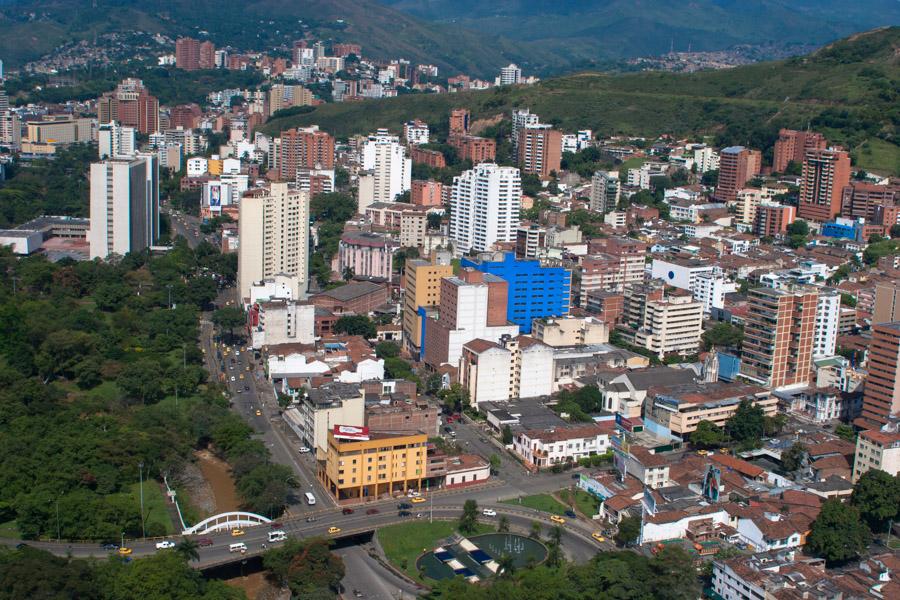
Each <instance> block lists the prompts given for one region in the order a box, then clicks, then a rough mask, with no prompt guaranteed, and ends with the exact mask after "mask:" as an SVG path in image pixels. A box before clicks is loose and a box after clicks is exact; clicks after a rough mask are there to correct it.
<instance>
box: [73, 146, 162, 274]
mask: <svg viewBox="0 0 900 600" xmlns="http://www.w3.org/2000/svg"><path fill="white" fill-rule="evenodd" d="M90 183H91V191H90V208H91V228H90V230H89V231H88V236H87V237H88V242H89V244H90V257H91V258H92V259H93V258H101V259H106V258H107V257H109V256H110V255H112V254H117V255H119V256H124V255H125V254H128V253H129V252H138V251H141V250H146V249H147V248H149V247H150V246H152V245H153V244H155V243H156V240H157V238H158V237H159V162H158V160H157V157H156V155H155V154H138V155H136V156H134V157H131V158H127V159H121V160H119V159H109V160H104V161H102V162H96V163H93V164H91V172H90Z"/></svg>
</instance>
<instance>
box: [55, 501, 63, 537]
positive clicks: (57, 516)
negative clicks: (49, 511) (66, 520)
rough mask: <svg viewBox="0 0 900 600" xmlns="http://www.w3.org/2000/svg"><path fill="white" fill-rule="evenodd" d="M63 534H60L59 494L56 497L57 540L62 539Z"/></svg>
mask: <svg viewBox="0 0 900 600" xmlns="http://www.w3.org/2000/svg"><path fill="white" fill-rule="evenodd" d="M61 539H62V536H61V535H60V534H59V496H57V497H56V541H57V542H58V541H60V540H61Z"/></svg>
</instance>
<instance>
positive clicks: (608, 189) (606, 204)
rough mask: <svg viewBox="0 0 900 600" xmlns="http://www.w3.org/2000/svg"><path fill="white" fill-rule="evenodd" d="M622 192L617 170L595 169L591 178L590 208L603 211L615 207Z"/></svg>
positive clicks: (599, 211)
mask: <svg viewBox="0 0 900 600" xmlns="http://www.w3.org/2000/svg"><path fill="white" fill-rule="evenodd" d="M621 194H622V183H621V182H620V181H619V172H618V171H597V172H596V173H594V176H593V177H592V178H591V210H592V211H594V212H598V213H605V212H608V211H611V210H615V209H616V205H617V204H618V203H619V197H620V196H621Z"/></svg>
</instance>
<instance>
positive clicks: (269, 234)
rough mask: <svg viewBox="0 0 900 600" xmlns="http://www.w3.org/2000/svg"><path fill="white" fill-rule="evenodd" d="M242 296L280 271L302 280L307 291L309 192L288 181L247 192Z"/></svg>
mask: <svg viewBox="0 0 900 600" xmlns="http://www.w3.org/2000/svg"><path fill="white" fill-rule="evenodd" d="M238 231H239V236H240V246H239V248H238V292H239V293H240V297H239V299H243V298H248V297H249V295H250V285H251V284H252V283H253V282H255V281H260V280H262V279H267V278H270V277H274V276H275V275H278V274H282V273H283V274H286V275H292V276H295V277H297V278H298V280H299V290H300V292H301V294H306V290H307V280H308V279H309V192H307V191H304V190H298V189H296V188H295V187H294V186H293V185H290V184H287V183H273V184H271V186H270V187H268V188H259V189H255V190H251V191H249V192H247V193H246V194H245V195H244V197H243V198H242V199H241V207H240V216H239V219H238Z"/></svg>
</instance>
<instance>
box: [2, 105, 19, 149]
mask: <svg viewBox="0 0 900 600" xmlns="http://www.w3.org/2000/svg"><path fill="white" fill-rule="evenodd" d="M0 145H3V146H7V147H9V148H10V149H12V150H13V151H17V150H18V149H19V148H20V147H21V145H22V121H21V120H19V115H17V114H16V113H14V112H13V111H11V110H8V109H5V110H0Z"/></svg>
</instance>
